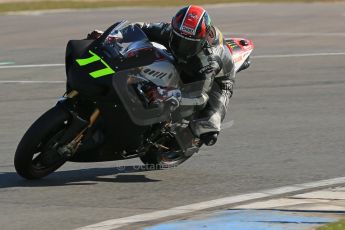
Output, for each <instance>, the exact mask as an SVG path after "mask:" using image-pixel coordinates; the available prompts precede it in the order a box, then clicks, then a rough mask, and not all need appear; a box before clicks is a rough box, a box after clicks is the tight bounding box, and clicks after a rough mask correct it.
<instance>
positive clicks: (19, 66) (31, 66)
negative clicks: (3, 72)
mask: <svg viewBox="0 0 345 230" xmlns="http://www.w3.org/2000/svg"><path fill="white" fill-rule="evenodd" d="M60 66H65V64H32V65H7V66H0V69H17V68H37V67H60Z"/></svg>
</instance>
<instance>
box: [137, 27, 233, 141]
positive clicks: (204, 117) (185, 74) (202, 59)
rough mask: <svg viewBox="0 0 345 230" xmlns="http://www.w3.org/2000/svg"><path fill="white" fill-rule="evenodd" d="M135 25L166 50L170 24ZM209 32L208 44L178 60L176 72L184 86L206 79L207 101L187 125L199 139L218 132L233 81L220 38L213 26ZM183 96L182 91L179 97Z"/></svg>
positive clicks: (226, 53) (228, 60)
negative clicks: (199, 50) (195, 53)
mask: <svg viewBox="0 0 345 230" xmlns="http://www.w3.org/2000/svg"><path fill="white" fill-rule="evenodd" d="M137 25H138V26H140V27H141V29H142V30H143V31H144V32H145V34H146V35H147V37H148V38H149V40H150V41H152V42H157V43H160V44H162V45H164V46H165V47H166V48H167V49H169V39H170V33H171V32H172V27H171V25H170V23H143V24H140V23H139V24H137ZM212 31H213V33H212V34H211V35H210V39H209V42H208V44H207V45H206V46H205V47H204V48H203V50H202V51H201V52H200V53H198V54H197V55H195V56H193V57H191V58H190V59H188V60H187V61H181V60H177V69H178V70H179V72H180V75H181V79H182V81H183V82H184V83H186V82H193V81H201V80H205V81H204V82H205V83H204V86H203V89H202V93H203V94H205V95H206V97H208V101H207V103H206V104H205V105H204V107H203V109H202V110H201V112H200V113H198V115H197V117H196V118H195V119H193V121H191V123H190V127H191V129H192V131H193V133H194V135H196V136H198V137H199V136H200V135H202V134H205V133H210V132H219V131H220V126H221V122H222V121H223V119H224V117H225V114H226V111H227V106H228V103H229V99H230V98H231V96H232V93H233V85H234V81H235V70H234V62H233V60H232V56H231V53H230V51H229V49H228V48H227V46H226V43H225V40H224V39H223V35H222V33H221V32H220V31H219V30H218V29H217V28H215V27H213V28H212ZM183 94H184V92H183V91H182V98H183ZM182 100H183V99H182Z"/></svg>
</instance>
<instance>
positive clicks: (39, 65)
mask: <svg viewBox="0 0 345 230" xmlns="http://www.w3.org/2000/svg"><path fill="white" fill-rule="evenodd" d="M343 55H345V52H340V53H298V54H267V55H254V56H252V58H253V59H260V58H291V57H293V58H294V57H317V56H343ZM64 66H65V64H32V65H1V66H0V69H16V68H42V67H64Z"/></svg>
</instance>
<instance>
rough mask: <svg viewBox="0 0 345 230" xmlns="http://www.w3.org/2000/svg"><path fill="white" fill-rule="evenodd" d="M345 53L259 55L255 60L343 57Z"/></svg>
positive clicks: (254, 57)
mask: <svg viewBox="0 0 345 230" xmlns="http://www.w3.org/2000/svg"><path fill="white" fill-rule="evenodd" d="M342 55H345V53H304V54H270V55H257V56H253V57H252V58H253V59H260V58H290V57H318V56H342Z"/></svg>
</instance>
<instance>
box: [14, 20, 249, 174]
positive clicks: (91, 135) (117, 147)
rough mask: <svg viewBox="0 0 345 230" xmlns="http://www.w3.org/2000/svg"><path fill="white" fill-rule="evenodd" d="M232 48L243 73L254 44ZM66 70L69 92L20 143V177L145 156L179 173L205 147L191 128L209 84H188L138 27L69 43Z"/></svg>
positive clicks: (237, 42) (124, 25) (120, 26)
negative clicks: (72, 165)
mask: <svg viewBox="0 0 345 230" xmlns="http://www.w3.org/2000/svg"><path fill="white" fill-rule="evenodd" d="M226 42H227V45H228V48H229V50H230V52H231V53H232V55H233V59H234V63H235V68H236V71H237V72H238V71H240V70H243V69H245V68H247V67H248V65H249V63H250V62H249V56H250V54H251V52H252V51H253V48H254V45H253V43H252V41H251V40H246V39H236V38H232V39H227V40H226ZM65 66H66V75H67V84H66V93H65V94H64V95H63V97H62V98H60V99H59V100H58V102H57V104H56V106H54V107H53V108H51V109H50V110H48V111H47V112H46V113H44V114H43V115H42V116H41V117H40V118H38V119H37V120H36V121H35V122H34V123H33V124H32V125H31V127H30V128H29V129H28V130H27V132H26V133H25V135H24V136H23V138H22V139H21V141H20V143H19V144H18V147H17V150H16V153H15V157H14V165H15V168H16V171H17V173H18V174H19V175H20V176H22V177H24V178H26V179H39V178H42V177H44V176H47V175H48V174H50V173H52V172H54V171H55V170H56V169H58V168H59V167H60V166H62V165H63V164H64V163H65V162H66V161H71V162H101V161H115V160H124V159H130V158H136V157H139V158H140V159H141V161H142V162H143V163H144V164H145V165H148V166H149V167H150V168H151V169H152V168H154V169H161V168H165V167H174V166H177V165H179V164H181V163H182V162H184V161H186V160H187V159H188V158H190V157H191V156H192V155H193V154H195V153H196V152H198V150H199V148H200V147H201V146H202V143H201V141H200V140H199V139H198V138H195V137H194V136H193V134H192V133H191V131H190V129H189V128H188V123H189V121H190V120H191V119H192V118H193V116H194V115H195V114H196V112H197V111H198V108H200V107H202V106H203V105H205V103H206V102H207V99H208V97H207V94H206V93H204V92H203V87H204V85H205V82H203V81H199V82H193V83H184V82H183V81H182V80H181V79H180V77H179V73H178V71H177V69H176V68H175V66H174V58H173V56H172V55H171V54H170V53H169V52H168V51H167V49H166V48H165V47H164V46H162V45H159V44H157V43H154V42H150V41H149V40H148V38H147V37H146V35H145V33H144V32H143V31H142V30H141V29H140V28H139V27H137V26H136V25H134V24H131V23H129V22H128V21H122V22H120V23H116V24H114V25H112V26H111V27H109V28H108V29H107V30H106V31H105V32H104V33H103V34H102V35H101V36H100V37H99V38H98V39H96V40H85V39H84V40H71V41H69V42H68V44H67V49H66V63H65ZM181 92H182V93H181ZM179 97H181V98H182V99H181V100H176V98H179Z"/></svg>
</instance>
